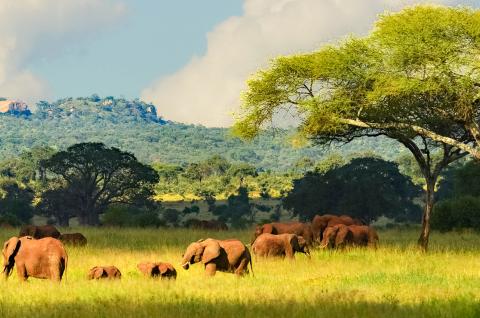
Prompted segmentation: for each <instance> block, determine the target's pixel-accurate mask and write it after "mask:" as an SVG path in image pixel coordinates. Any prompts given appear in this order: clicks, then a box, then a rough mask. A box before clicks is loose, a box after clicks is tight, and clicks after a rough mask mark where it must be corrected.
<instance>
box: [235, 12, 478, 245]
mask: <svg viewBox="0 0 480 318" xmlns="http://www.w3.org/2000/svg"><path fill="white" fill-rule="evenodd" d="M479 67H480V11H478V10H474V9H471V8H451V7H445V6H414V7H409V8H406V9H404V10H402V11H400V12H398V13H385V14H383V15H382V16H381V17H380V18H379V20H378V21H377V22H376V23H375V26H374V28H373V30H372V31H371V33H370V34H369V35H368V36H366V37H363V38H355V37H350V38H348V39H346V40H344V41H342V42H340V43H339V44H338V45H327V46H324V47H322V48H321V49H319V50H317V51H315V52H312V53H308V54H300V55H293V56H286V57H279V58H277V59H275V60H273V61H272V63H271V66H270V67H269V68H268V69H266V70H261V71H259V72H258V73H257V74H255V75H254V76H253V78H251V79H250V80H249V81H248V90H247V91H246V92H245V93H244V95H243V106H242V109H241V111H240V113H238V114H237V122H236V124H235V125H234V128H233V129H234V132H236V133H237V134H238V135H240V136H242V137H244V138H253V137H255V136H256V135H258V133H259V132H260V131H261V130H262V129H263V128H264V127H265V126H266V125H267V124H269V123H270V122H271V121H272V118H273V117H274V115H275V114H276V113H277V112H279V111H280V110H281V109H283V108H294V112H295V113H296V114H297V115H298V118H299V119H300V125H299V132H300V133H301V134H302V135H304V136H305V137H307V138H310V139H312V140H313V141H315V142H317V143H320V144H328V143H331V142H335V141H339V142H349V141H351V140H353V139H355V138H358V137H363V136H380V135H384V136H387V137H390V138H394V139H396V140H398V141H399V142H401V143H402V144H403V145H404V146H406V147H407V148H408V149H409V150H410V151H411V152H412V153H413V155H414V157H415V159H416V160H417V162H418V164H419V166H420V169H421V170H422V173H423V175H424V177H425V179H426V181H427V182H426V183H427V188H428V189H427V199H426V211H425V213H424V219H423V223H424V224H423V225H424V226H423V230H422V236H421V240H420V241H422V242H421V244H422V245H423V246H424V247H425V248H426V245H427V244H428V231H429V214H430V211H431V209H432V207H433V193H434V186H435V183H436V180H437V179H438V175H439V174H440V172H441V171H442V169H443V168H445V167H446V166H447V165H448V164H449V163H451V162H453V161H455V160H457V159H459V158H461V157H463V156H465V155H467V154H470V155H472V156H474V157H475V158H477V159H480V146H479V142H480V129H479V119H480V118H479V103H480V69H479ZM436 150H439V151H440V152H441V155H440V156H438V158H439V159H438V160H436V159H435V160H434V159H433V157H435V158H437V156H431V152H432V151H436ZM427 210H428V211H427Z"/></svg>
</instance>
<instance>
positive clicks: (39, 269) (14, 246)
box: [2, 236, 68, 281]
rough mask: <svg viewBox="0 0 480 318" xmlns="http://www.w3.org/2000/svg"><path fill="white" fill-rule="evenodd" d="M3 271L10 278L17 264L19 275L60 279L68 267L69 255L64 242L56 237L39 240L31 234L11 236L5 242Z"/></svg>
mask: <svg viewBox="0 0 480 318" xmlns="http://www.w3.org/2000/svg"><path fill="white" fill-rule="evenodd" d="M2 253H3V273H4V274H5V278H8V277H9V276H10V274H11V272H12V269H13V266H14V265H16V266H17V274H18V277H19V278H20V279H21V280H23V281H25V280H27V278H28V277H35V278H43V279H51V280H56V281H60V280H61V279H62V276H63V273H64V271H65V270H66V268H67V262H68V256H67V252H65V248H64V247H63V244H62V243H61V242H60V241H59V240H57V239H54V238H51V237H46V238H42V239H39V240H36V239H34V238H33V237H31V236H24V237H21V238H18V237H16V236H14V237H12V238H10V239H9V240H8V241H6V242H5V243H4V244H3V251H2Z"/></svg>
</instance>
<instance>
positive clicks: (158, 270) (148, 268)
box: [137, 262, 177, 279]
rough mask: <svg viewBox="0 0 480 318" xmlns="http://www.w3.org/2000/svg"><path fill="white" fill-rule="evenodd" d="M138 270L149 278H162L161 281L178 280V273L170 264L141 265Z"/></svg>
mask: <svg viewBox="0 0 480 318" xmlns="http://www.w3.org/2000/svg"><path fill="white" fill-rule="evenodd" d="M137 268H138V269H139V270H140V271H141V272H142V273H143V274H144V275H145V276H148V277H160V278H161V279H176V278H177V271H176V270H175V267H173V265H172V264H170V263H162V262H157V263H140V264H138V265H137Z"/></svg>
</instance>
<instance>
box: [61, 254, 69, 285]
mask: <svg viewBox="0 0 480 318" xmlns="http://www.w3.org/2000/svg"><path fill="white" fill-rule="evenodd" d="M60 262H61V264H60V266H62V268H63V276H65V281H67V266H68V255H67V254H65V257H62V259H61V261H60Z"/></svg>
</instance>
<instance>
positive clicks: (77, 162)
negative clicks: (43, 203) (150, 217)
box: [42, 143, 159, 225]
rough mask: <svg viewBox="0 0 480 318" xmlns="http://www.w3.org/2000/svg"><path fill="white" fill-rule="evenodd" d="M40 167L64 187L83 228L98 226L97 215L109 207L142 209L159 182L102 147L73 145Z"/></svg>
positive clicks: (151, 171) (128, 159) (141, 167)
mask: <svg viewBox="0 0 480 318" xmlns="http://www.w3.org/2000/svg"><path fill="white" fill-rule="evenodd" d="M42 166H43V167H45V169H47V171H48V172H51V173H53V174H55V175H57V176H59V177H60V178H61V179H62V181H63V182H64V183H65V184H66V189H67V190H65V191H64V193H65V194H66V193H68V196H67V198H66V199H67V200H73V201H74V202H75V203H76V204H77V205H78V206H77V216H78V217H79V219H80V223H81V224H87V225H98V224H99V214H100V213H103V212H104V211H105V210H106V209H107V207H108V206H110V205H112V204H128V205H145V204H146V203H148V200H149V198H150V197H151V196H152V195H153V186H154V185H155V184H156V183H157V182H158V179H159V178H158V174H157V172H156V171H155V170H154V169H152V168H151V167H149V166H147V165H144V164H142V163H140V162H139V161H138V160H137V159H136V158H135V156H134V155H133V154H131V153H128V152H123V151H120V150H119V149H117V148H114V147H112V148H107V147H105V145H104V144H102V143H80V144H76V145H73V146H71V147H69V148H68V149H67V150H66V151H60V152H57V153H56V154H54V155H53V156H52V157H51V158H50V159H48V160H45V161H43V162H42ZM57 201H58V200H57ZM51 202H55V200H51Z"/></svg>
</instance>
